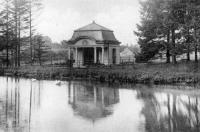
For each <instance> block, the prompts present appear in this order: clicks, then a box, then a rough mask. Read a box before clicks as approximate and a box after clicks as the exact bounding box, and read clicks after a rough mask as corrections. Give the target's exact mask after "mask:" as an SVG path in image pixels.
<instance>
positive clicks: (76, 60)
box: [75, 47, 78, 66]
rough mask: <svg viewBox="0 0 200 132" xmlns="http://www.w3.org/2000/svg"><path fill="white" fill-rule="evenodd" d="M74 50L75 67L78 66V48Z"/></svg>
mask: <svg viewBox="0 0 200 132" xmlns="http://www.w3.org/2000/svg"><path fill="white" fill-rule="evenodd" d="M75 50H76V51H75V52H76V53H75V62H76V66H78V48H77V47H76V48H75Z"/></svg>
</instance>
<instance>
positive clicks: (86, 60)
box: [83, 48, 94, 65]
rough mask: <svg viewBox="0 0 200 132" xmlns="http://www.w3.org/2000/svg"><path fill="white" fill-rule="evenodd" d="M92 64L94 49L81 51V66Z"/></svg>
mask: <svg viewBox="0 0 200 132" xmlns="http://www.w3.org/2000/svg"><path fill="white" fill-rule="evenodd" d="M91 64H94V48H84V49H83V65H91Z"/></svg>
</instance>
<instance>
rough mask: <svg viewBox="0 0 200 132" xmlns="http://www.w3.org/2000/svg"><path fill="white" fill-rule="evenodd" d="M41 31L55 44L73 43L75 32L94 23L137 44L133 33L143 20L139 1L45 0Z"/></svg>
mask: <svg viewBox="0 0 200 132" xmlns="http://www.w3.org/2000/svg"><path fill="white" fill-rule="evenodd" d="M43 2H44V9H43V11H42V14H41V15H40V17H39V20H38V24H37V28H38V32H40V33H42V34H43V35H47V36H49V37H50V38H51V39H52V40H53V41H56V42H60V41H62V40H69V39H70V38H71V36H72V34H73V31H74V30H75V29H77V28H79V27H82V26H85V25H87V24H90V23H91V22H92V21H93V20H94V21H95V22H96V23H98V24H100V25H102V26H105V27H107V28H109V29H112V30H113V31H114V33H115V36H116V38H117V39H118V40H119V41H120V42H122V43H123V44H127V43H129V44H131V43H132V44H136V43H137V41H136V39H137V38H136V37H135V35H134V33H133V31H134V30H135V29H136V24H137V23H139V21H140V14H139V8H140V7H139V4H138V0H43Z"/></svg>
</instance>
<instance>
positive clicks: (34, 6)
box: [28, 0, 42, 65]
mask: <svg viewBox="0 0 200 132" xmlns="http://www.w3.org/2000/svg"><path fill="white" fill-rule="evenodd" d="M28 2H29V7H28V8H29V9H28V12H29V42H30V59H31V65H32V63H33V62H32V61H33V44H32V36H33V35H34V31H35V29H34V26H33V21H34V19H35V14H37V12H39V11H40V10H41V9H42V3H41V0H28Z"/></svg>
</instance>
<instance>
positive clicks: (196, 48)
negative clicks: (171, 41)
mask: <svg viewBox="0 0 200 132" xmlns="http://www.w3.org/2000/svg"><path fill="white" fill-rule="evenodd" d="M194 36H195V44H194V50H195V51H194V52H195V62H196V63H197V62H198V46H197V45H198V39H197V33H196V28H195V29H194Z"/></svg>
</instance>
